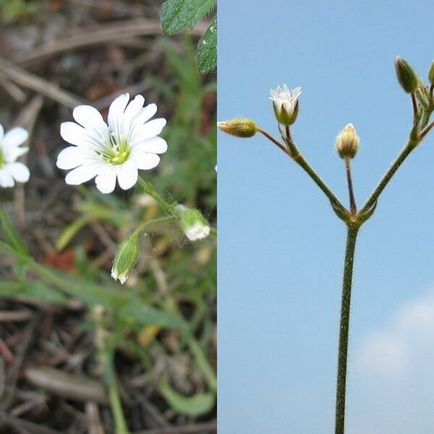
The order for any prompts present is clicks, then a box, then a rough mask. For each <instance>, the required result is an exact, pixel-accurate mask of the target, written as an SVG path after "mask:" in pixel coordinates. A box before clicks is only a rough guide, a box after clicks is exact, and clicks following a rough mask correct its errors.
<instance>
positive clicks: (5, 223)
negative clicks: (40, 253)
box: [0, 210, 28, 256]
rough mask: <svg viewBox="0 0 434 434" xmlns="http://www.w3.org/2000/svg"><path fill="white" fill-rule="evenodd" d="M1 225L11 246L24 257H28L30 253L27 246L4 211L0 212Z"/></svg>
mask: <svg viewBox="0 0 434 434" xmlns="http://www.w3.org/2000/svg"><path fill="white" fill-rule="evenodd" d="M0 223H1V228H2V229H3V232H4V235H5V237H6V240H7V241H8V243H9V245H10V246H12V247H13V248H14V250H15V251H16V252H18V253H20V254H21V255H23V256H27V255H28V251H27V247H26V244H25V243H24V241H23V239H22V238H21V237H20V235H19V234H18V232H17V231H16V230H15V228H14V226H13V225H12V223H11V221H10V219H9V216H8V215H7V214H6V212H5V211H3V210H0Z"/></svg>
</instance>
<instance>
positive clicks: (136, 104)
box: [124, 95, 145, 119]
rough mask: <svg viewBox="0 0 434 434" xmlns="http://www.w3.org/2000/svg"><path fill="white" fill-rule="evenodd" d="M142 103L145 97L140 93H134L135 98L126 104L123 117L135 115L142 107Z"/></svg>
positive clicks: (129, 117)
mask: <svg viewBox="0 0 434 434" xmlns="http://www.w3.org/2000/svg"><path fill="white" fill-rule="evenodd" d="M144 103H145V98H143V96H142V95H136V96H135V98H134V99H133V100H132V101H131V102H130V103H129V104H128V106H127V108H126V109H125V113H124V116H125V118H128V119H132V118H133V117H134V116H137V115H138V114H139V113H140V111H141V109H142V108H143V104H144Z"/></svg>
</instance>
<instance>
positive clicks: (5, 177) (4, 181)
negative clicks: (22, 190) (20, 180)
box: [0, 165, 15, 188]
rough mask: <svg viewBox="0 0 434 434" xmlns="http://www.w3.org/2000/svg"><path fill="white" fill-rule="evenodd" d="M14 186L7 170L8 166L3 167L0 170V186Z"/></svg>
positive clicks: (10, 174)
mask: <svg viewBox="0 0 434 434" xmlns="http://www.w3.org/2000/svg"><path fill="white" fill-rule="evenodd" d="M14 185H15V181H14V178H13V176H12V173H11V171H10V170H9V165H6V166H3V167H2V168H1V169H0V186H1V187H4V188H8V187H13V186H14Z"/></svg>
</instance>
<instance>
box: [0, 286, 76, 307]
mask: <svg viewBox="0 0 434 434" xmlns="http://www.w3.org/2000/svg"><path fill="white" fill-rule="evenodd" d="M17 296H24V297H30V298H34V299H36V300H39V301H46V302H49V303H54V304H65V303H66V302H67V301H68V299H67V297H65V296H64V295H63V294H62V293H60V292H59V291H57V290H55V289H53V288H50V287H48V286H45V285H43V284H42V283H39V282H17V281H8V280H0V297H5V298H14V297H17Z"/></svg>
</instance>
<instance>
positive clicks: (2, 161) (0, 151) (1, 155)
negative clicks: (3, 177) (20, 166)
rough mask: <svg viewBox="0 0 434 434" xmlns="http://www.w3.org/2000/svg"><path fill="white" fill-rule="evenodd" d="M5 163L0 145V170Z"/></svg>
mask: <svg viewBox="0 0 434 434" xmlns="http://www.w3.org/2000/svg"><path fill="white" fill-rule="evenodd" d="M6 163H7V161H6V157H5V156H4V154H3V151H2V148H1V145H0V169H1V168H2V167H3V166H4V165H5V164H6Z"/></svg>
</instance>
